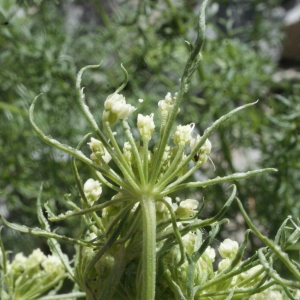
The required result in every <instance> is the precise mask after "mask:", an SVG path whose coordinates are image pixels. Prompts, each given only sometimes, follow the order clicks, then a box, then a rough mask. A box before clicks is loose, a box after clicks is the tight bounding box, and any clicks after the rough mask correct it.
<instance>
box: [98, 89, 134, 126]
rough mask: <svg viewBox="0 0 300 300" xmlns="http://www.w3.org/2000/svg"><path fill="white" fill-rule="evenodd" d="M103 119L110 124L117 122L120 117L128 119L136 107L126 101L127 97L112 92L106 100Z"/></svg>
mask: <svg viewBox="0 0 300 300" xmlns="http://www.w3.org/2000/svg"><path fill="white" fill-rule="evenodd" d="M104 109H105V110H104V112H103V120H104V121H108V122H109V123H110V125H113V124H115V123H116V121H117V120H118V119H121V120H123V119H126V118H127V117H128V116H129V115H130V114H132V113H133V112H134V111H135V110H136V108H135V107H134V106H132V105H130V104H127V103H126V100H125V97H124V96H123V95H120V94H112V95H109V96H108V97H107V99H106V100H105V102H104Z"/></svg>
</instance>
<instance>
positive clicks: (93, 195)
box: [83, 178, 102, 204]
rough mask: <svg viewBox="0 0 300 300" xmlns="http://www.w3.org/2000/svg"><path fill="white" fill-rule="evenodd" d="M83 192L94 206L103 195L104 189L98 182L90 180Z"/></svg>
mask: <svg viewBox="0 0 300 300" xmlns="http://www.w3.org/2000/svg"><path fill="white" fill-rule="evenodd" d="M83 191H84V194H85V196H86V198H87V199H88V201H89V202H90V203H91V204H93V203H94V202H95V201H97V200H98V199H99V197H100V195H101V193H102V187H101V184H100V182H99V181H98V180H94V179H92V178H90V179H88V180H87V181H86V183H85V184H84V186H83Z"/></svg>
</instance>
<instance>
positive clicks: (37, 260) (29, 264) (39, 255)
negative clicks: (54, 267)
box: [25, 249, 46, 269]
mask: <svg viewBox="0 0 300 300" xmlns="http://www.w3.org/2000/svg"><path fill="white" fill-rule="evenodd" d="M45 259H46V255H45V254H44V253H43V252H42V251H41V250H40V249H35V250H33V252H32V253H31V254H30V255H29V256H28V259H27V260H26V267H25V268H26V269H31V268H34V267H36V266H37V265H40V264H41V263H42V262H43V261H44V260H45Z"/></svg>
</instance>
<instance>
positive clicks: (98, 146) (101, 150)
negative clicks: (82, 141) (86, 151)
mask: <svg viewBox="0 0 300 300" xmlns="http://www.w3.org/2000/svg"><path fill="white" fill-rule="evenodd" d="M87 144H88V145H89V146H90V149H91V150H92V154H91V155H90V157H91V160H93V161H95V162H97V163H99V164H101V162H100V160H99V159H98V158H99V155H100V156H101V157H102V159H103V160H104V161H105V162H106V163H109V162H110V160H111V156H110V154H109V153H108V151H107V150H106V148H105V147H104V146H103V144H102V142H101V141H99V140H96V139H94V138H93V137H92V138H91V142H90V143H87Z"/></svg>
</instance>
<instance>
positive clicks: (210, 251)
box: [204, 246, 216, 262]
mask: <svg viewBox="0 0 300 300" xmlns="http://www.w3.org/2000/svg"><path fill="white" fill-rule="evenodd" d="M204 253H205V254H206V255H207V256H208V258H209V259H210V260H211V262H214V261H215V257H216V251H215V249H214V248H212V247H211V246H208V247H207V248H206V249H205V252H204Z"/></svg>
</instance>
